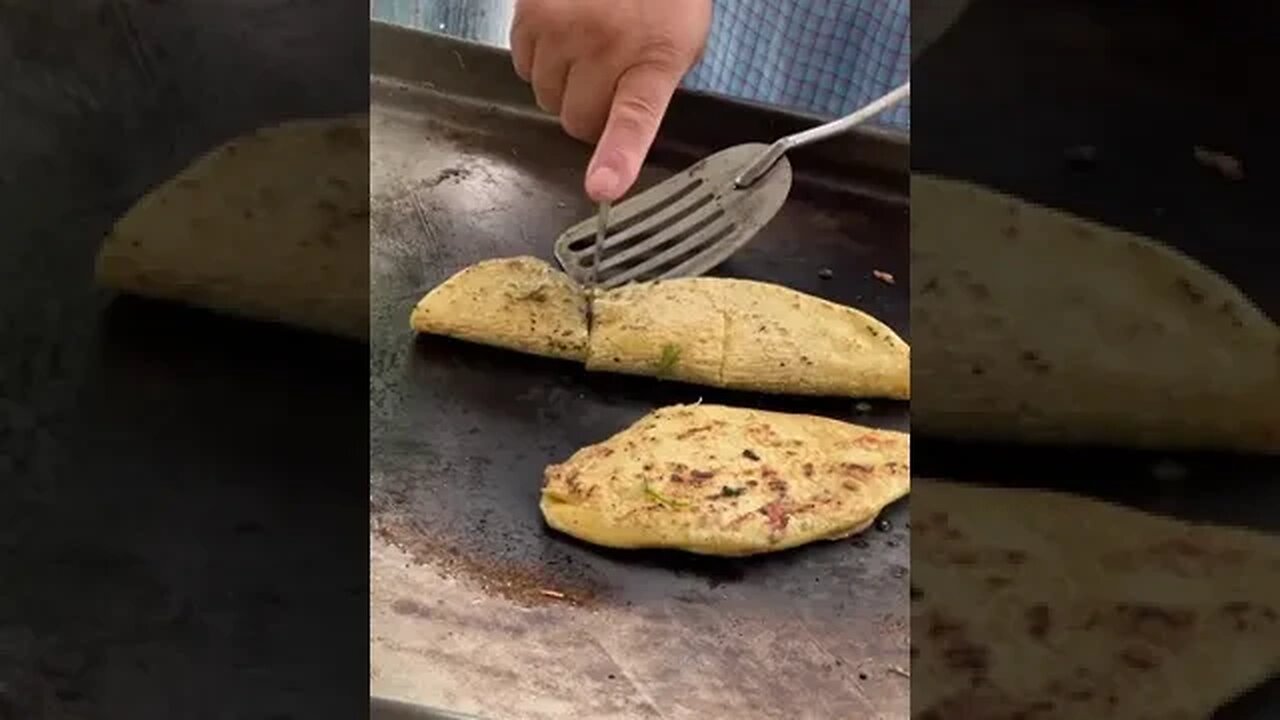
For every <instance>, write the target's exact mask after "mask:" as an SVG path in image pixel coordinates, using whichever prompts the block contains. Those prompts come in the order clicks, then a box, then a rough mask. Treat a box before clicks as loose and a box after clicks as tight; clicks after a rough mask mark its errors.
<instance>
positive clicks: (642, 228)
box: [555, 82, 911, 289]
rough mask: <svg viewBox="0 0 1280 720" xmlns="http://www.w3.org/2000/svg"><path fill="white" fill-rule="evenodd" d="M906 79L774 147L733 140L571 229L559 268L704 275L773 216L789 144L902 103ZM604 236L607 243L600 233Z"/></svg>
mask: <svg viewBox="0 0 1280 720" xmlns="http://www.w3.org/2000/svg"><path fill="white" fill-rule="evenodd" d="M910 93H911V83H910V82H908V83H906V84H904V85H902V86H901V87H899V88H896V89H894V90H893V91H891V92H889V93H888V94H886V95H884V96H883V97H881V98H878V99H876V100H874V101H872V102H871V103H870V104H868V105H867V106H866V107H864V108H862V109H860V110H857V111H855V112H854V113H852V114H850V115H847V116H845V117H843V118H840V119H839V120H834V121H832V122H829V123H827V124H825V125H819V126H818V127H815V128H811V129H809V130H805V131H804V132H800V133H796V134H795V135H788V136H787V137H784V138H782V139H781V140H778V141H777V142H775V143H773V144H772V145H765V144H763V143H750V144H746V145H735V146H734V147H731V148H728V149H726V150H721V151H720V152H718V153H716V154H714V155H712V156H710V157H708V158H706V159H704V160H702V161H700V162H698V163H696V164H694V165H693V166H692V167H690V168H688V169H687V170H684V171H683V172H679V173H676V174H675V175H673V176H671V177H670V178H668V179H667V180H664V181H663V182H661V183H658V184H657V185H654V186H653V187H651V188H649V189H647V190H645V191H644V192H642V193H640V194H638V195H636V196H635V197H632V198H629V199H627V200H625V201H623V202H621V203H619V204H618V205H616V206H614V207H613V208H612V209H611V210H607V211H605V212H602V217H605V218H607V219H606V220H605V221H604V225H603V227H604V228H605V229H604V232H603V233H598V230H599V229H600V227H601V225H600V222H599V220H598V219H597V218H589V219H587V220H583V221H582V222H580V223H578V224H576V225H574V226H573V227H571V228H569V229H568V230H565V231H564V233H563V234H561V235H560V237H559V239H557V240H556V244H555V254H556V259H557V260H559V261H560V266H561V267H563V268H564V270H565V272H566V273H568V274H569V276H570V277H572V278H573V279H574V280H576V281H578V282H579V283H582V284H583V285H587V286H589V287H596V288H600V289H609V288H614V287H618V286H619V285H625V284H626V283H629V282H635V281H644V280H659V279H666V278H673V277H690V276H695V275H701V274H703V273H705V272H707V271H708V270H710V269H712V268H714V267H715V266H717V265H719V264H720V263H722V262H724V261H725V259H727V258H728V257H729V256H730V255H732V254H733V253H734V252H736V251H737V250H738V249H739V248H741V247H742V246H743V245H745V244H746V243H747V242H748V241H749V240H751V238H752V237H754V236H755V234H756V232H757V231H759V230H760V228H762V227H764V225H765V223H767V222H769V220H771V219H772V218H773V216H774V215H775V214H777V212H778V210H779V209H780V208H781V207H782V204H783V203H784V202H786V199H787V193H788V192H790V190H791V165H790V163H788V162H787V159H786V157H785V155H786V153H787V151H788V150H790V149H792V148H797V147H801V146H803V145H808V144H810V143H814V142H817V141H819V140H825V139H826V138H829V137H831V136H833V135H836V134H839V133H842V132H844V131H846V130H848V129H850V128H852V127H854V126H855V125H858V124H859V123H862V122H864V121H865V120H867V119H869V118H872V117H874V116H876V115H878V114H880V113H881V112H884V111H885V110H887V109H889V108H891V107H893V106H894V105H897V104H898V103H899V102H901V101H902V100H904V99H906V98H907V97H908V96H909V95H910ZM600 236H603V238H604V240H603V243H602V244H601V243H599V241H598V240H597V238H598V237H600Z"/></svg>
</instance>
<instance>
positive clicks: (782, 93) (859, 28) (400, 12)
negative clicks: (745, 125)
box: [370, 0, 911, 129]
mask: <svg viewBox="0 0 1280 720" xmlns="http://www.w3.org/2000/svg"><path fill="white" fill-rule="evenodd" d="M514 4H515V2H514V0H489V1H488V2H475V1H474V0H370V13H371V15H372V16H373V17H375V18H377V19H379V20H387V21H390V22H395V23H399V24H402V25H408V26H410V27H417V28H421V29H425V30H431V31H434V32H443V33H447V34H450V35H455V36H458V37H465V38H469V39H473V40H482V41H485V42H496V43H498V44H501V45H503V46H505V45H506V24H508V23H510V18H511V10H512V8H513V7H514ZM910 65H911V2H910V0H715V15H714V18H713V20H712V26H711V36H710V37H709V38H708V40H707V49H706V52H705V53H704V54H703V56H702V60H701V61H700V62H699V63H698V65H697V66H695V67H694V68H693V70H692V71H691V72H690V73H689V75H688V76H686V77H685V86H686V87H689V88H694V89H698V90H706V91H710V92H714V93H719V94H722V95H729V96H732V97H739V98H744V99H747V100H753V101H756V102H761V103H767V104H770V105H778V106H782V107H786V108H791V109H795V110H800V111H804V112H810V113H814V114H818V115H825V116H836V115H843V114H846V113H849V112H852V111H854V110H856V109H857V108H859V107H861V106H863V105H865V104H866V103H868V102H870V101H872V100H874V99H875V98H877V97H879V96H881V95H883V94H885V93H887V92H889V91H890V90H892V89H893V88H894V87H896V86H898V85H900V84H902V83H904V82H906V80H907V77H908V74H909V72H910ZM871 122H872V123H876V124H882V125H888V126H891V127H896V128H899V129H909V128H910V126H911V110H910V107H909V103H905V102H904V103H902V104H901V105H899V106H898V107H896V108H893V109H892V110H889V111H888V112H885V113H884V114H882V115H880V117H878V118H876V119H874V120H872V121H871Z"/></svg>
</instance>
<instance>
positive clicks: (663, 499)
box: [644, 482, 689, 508]
mask: <svg viewBox="0 0 1280 720" xmlns="http://www.w3.org/2000/svg"><path fill="white" fill-rule="evenodd" d="M644 494H645V495H648V496H649V497H650V498H652V499H654V500H657V501H658V502H660V503H662V504H663V505H666V506H667V507H673V508H681V507H688V506H689V503H687V502H685V501H683V500H676V499H675V498H669V497H667V496H666V495H663V494H662V493H660V492H658V491H657V490H654V489H653V488H652V487H651V486H650V485H649V483H647V482H646V483H645V484H644Z"/></svg>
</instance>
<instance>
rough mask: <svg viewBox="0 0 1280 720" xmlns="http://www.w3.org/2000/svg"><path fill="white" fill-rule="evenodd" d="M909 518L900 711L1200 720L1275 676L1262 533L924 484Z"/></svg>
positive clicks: (1272, 543) (1278, 590) (1267, 552)
mask: <svg viewBox="0 0 1280 720" xmlns="http://www.w3.org/2000/svg"><path fill="white" fill-rule="evenodd" d="M911 515H912V520H911V628H912V643H911V645H912V655H913V657H914V658H915V659H914V660H913V661H912V663H911V672H912V679H913V681H914V684H913V685H912V698H911V708H912V716H913V717H916V718H921V719H922V720H923V719H924V718H1013V717H1022V716H1026V717H1043V718H1103V717H1109V718H1139V717H1141V718H1150V719H1152V720H1154V719H1156V718H1167V719H1168V720H1175V719H1177V720H1193V719H1196V720H1201V719H1203V720H1208V718H1209V717H1211V716H1212V715H1213V714H1214V712H1215V711H1216V710H1218V709H1219V708H1220V707H1221V706H1223V705H1224V704H1226V703H1227V702H1228V701H1230V700H1232V699H1233V698H1235V697H1236V696H1237V695H1240V694H1241V693H1243V692H1245V691H1247V690H1248V689H1250V688H1251V687H1252V686H1255V685H1257V684H1259V683H1262V682H1263V681H1265V680H1267V678H1269V677H1270V676H1272V675H1274V674H1275V673H1276V672H1278V671H1280V541H1278V540H1277V539H1276V538H1275V537H1271V536H1267V535H1264V534H1262V533H1256V532H1249V531H1244V530H1238V529H1234V528H1222V527H1212V526H1206V525H1195V524H1191V523H1187V522H1181V521H1177V520H1172V519H1169V518H1163V517H1157V516H1154V515H1150V514H1147V513H1142V512H1138V511H1135V510H1131V509H1127V508H1121V507H1117V506H1114V505H1110V504H1108V503H1103V502H1099V501H1096V500H1088V499H1084V498H1077V497H1072V496H1070V495H1066V494H1062V493H1052V492H1044V491H1038V490H1021V489H1002V488H983V487H975V486H967V485H958V484H953V483H942V482H932V481H921V482H919V483H917V485H916V488H915V490H914V493H913V495H912V499H911ZM917 691H918V694H917Z"/></svg>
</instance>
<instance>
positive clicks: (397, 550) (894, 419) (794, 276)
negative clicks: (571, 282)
mask: <svg viewBox="0 0 1280 720" xmlns="http://www.w3.org/2000/svg"><path fill="white" fill-rule="evenodd" d="M372 70H373V73H374V77H373V79H372V80H371V105H372V110H371V112H372V117H371V122H372V135H373V141H372V142H373V150H372V160H371V167H372V169H371V195H372V203H371V223H372V234H371V243H372V249H371V283H372V288H373V289H372V298H371V313H372V330H371V332H372V348H371V370H370V371H371V379H370V392H371V421H370V422H371V459H370V465H371V468H370V469H371V481H370V497H371V508H372V515H373V518H372V523H373V526H374V528H375V529H374V534H375V540H374V542H375V559H374V569H373V574H374V580H373V584H374V591H373V599H372V608H371V612H372V615H373V632H374V649H373V653H374V659H373V668H374V669H373V677H374V680H373V693H374V695H375V696H388V697H394V698H396V699H401V700H407V701H409V702H411V703H417V704H422V705H431V704H435V705H447V706H448V709H454V710H457V709H463V710H466V709H470V710H472V711H476V712H482V713H484V714H498V713H499V709H500V710H501V714H502V715H504V716H508V717H556V716H557V713H561V715H560V716H565V717H567V716H570V715H572V716H576V717H614V716H617V717H624V716H630V715H628V713H629V712H635V713H637V714H638V716H641V717H644V716H653V717H658V716H659V715H662V716H666V717H690V716H703V717H707V716H710V715H708V713H715V712H733V713H734V715H735V716H739V717H778V716H780V713H784V712H786V711H788V710H791V711H795V710H796V708H813V712H817V713H818V715H820V716H824V717H834V716H837V715H839V716H848V715H849V714H850V713H853V714H857V715H862V716H868V717H880V716H883V717H901V716H903V715H905V713H906V709H907V698H908V681H907V678H906V677H905V675H904V669H905V668H906V667H908V665H909V659H908V652H907V650H908V622H907V602H906V598H907V570H906V568H907V564H908V547H907V545H908V543H907V539H908V533H909V522H908V516H907V513H906V509H905V503H898V504H897V506H895V507H893V508H891V509H889V510H888V511H887V512H886V514H885V516H884V519H885V522H883V523H882V524H881V525H880V527H879V528H878V529H873V530H870V531H868V532H867V533H865V534H863V535H862V536H860V537H858V538H854V539H850V540H845V541H841V542H836V543H817V544H814V545H812V546H808V547H804V548H801V549H798V550H795V551H791V552H785V553H780V554H777V555H773V556H765V557H759V558H755V559H737V560H730V559H715V558H698V557H693V556H689V555H685V554H679V553H658V552H614V551H607V550H602V549H598V548H594V547H590V546H588V545H585V544H582V543H578V542H575V541H573V540H571V539H569V538H567V537H566V536H563V535H560V534H557V533H555V532H553V531H551V530H549V529H548V528H547V527H546V526H545V524H544V523H543V521H542V518H541V515H540V513H539V511H538V507H537V505H538V496H539V488H540V482H541V478H542V472H543V469H544V468H545V466H546V465H547V464H549V463H551V462H557V461H561V460H563V459H565V458H567V457H568V456H569V455H570V454H572V453H573V452H574V451H576V450H577V449H579V448H581V447H583V446H585V445H588V444H591V443H595V442H599V441H601V440H603V439H605V438H607V437H608V436H610V435H611V434H613V433H614V432H616V431H618V430H621V429H622V428H624V427H626V426H627V425H629V424H631V423H632V422H634V421H635V420H637V419H638V418H639V417H641V416H642V415H643V414H644V413H646V412H647V411H649V410H651V409H653V408H656V407H660V406H663V405H668V404H672V403H689V402H696V401H697V400H699V399H702V400H703V401H705V402H715V403H726V404H734V405H741V406H747V407H758V408H769V409H780V410H789V411H795V412H808V413H816V414H823V415H827V416H830V417H835V418H840V419H844V420H849V421H854V422H860V423H864V424H868V425H874V426H878V427H888V428H896V429H906V428H907V424H908V418H907V407H906V404H905V403H894V402H888V401H871V402H870V403H869V407H865V406H864V407H859V406H857V405H856V404H855V403H854V402H853V401H851V400H815V399H795V398H769V397H763V396H759V395H754V394H746V393H729V392H718V391H715V390H712V389H707V388H700V387H694V386H687V385H680V384H675V383H663V382H659V381H655V380H648V379H637V378H628V377H623V376H614V375H606V374H588V373H586V372H585V371H583V370H582V368H581V367H579V366H575V365H574V364H572V363H565V362H557V361H550V360H543V359H538V358H533V357H528V356H525V355H520V354H516V353H510V352H505V351H499V350H495V349H490V348H485V347H480V346H475V345H469V344H466V343H461V342H456V341H450V340H445V339H440V338H415V337H414V335H413V334H412V333H411V332H410V331H409V330H408V317H409V312H410V310H411V308H412V307H413V305H414V303H415V302H416V301H417V300H418V299H419V298H420V297H421V295H422V294H423V293H424V292H425V291H426V290H428V289H430V288H431V287H434V286H435V285H437V284H439V283H440V282H441V281H443V280H445V279H446V278H447V277H448V276H449V275H451V274H452V273H454V272H456V271H458V270H460V269H462V268H464V267H466V266H467V265H469V264H471V263H474V262H477V261H479V260H483V259H486V258H492V257H499V256H512V255H521V254H529V255H535V256H538V257H542V258H544V259H548V260H550V259H551V257H552V255H551V252H552V241H553V239H554V238H555V237H556V236H557V235H558V234H559V233H560V231H561V230H563V229H564V228H565V227H567V226H568V225H570V224H571V223H573V222H574V221H577V220H579V219H581V218H583V217H586V216H587V215H589V214H590V213H591V212H592V207H591V206H590V205H589V203H588V201H587V200H586V199H585V197H583V194H582V191H581V179H582V173H583V169H584V167H585V164H586V161H587V159H588V151H589V148H588V147H586V146H584V145H581V144H579V143H577V142H575V141H573V140H572V139H570V138H568V137H566V136H565V135H564V134H563V133H562V132H561V131H560V130H559V128H558V127H557V126H556V125H555V124H554V122H552V121H551V120H550V119H548V118H545V117H543V116H541V115H539V114H537V113H536V112H535V111H534V109H533V105H532V98H531V97H530V96H529V93H528V90H527V88H526V87H525V86H524V85H523V84H522V83H520V82H519V81H518V79H517V78H516V77H515V76H514V73H513V72H512V70H511V66H510V60H509V58H508V57H507V56H506V54H505V53H503V52H501V51H498V50H496V49H490V48H485V47H481V46H477V45H472V44H469V43H464V42H460V41H454V40H448V39H445V38H441V37H436V36H431V35H427V34H423V33H419V32H415V31H410V30H405V29H400V28H394V27H391V26H383V25H378V24H376V23H375V24H374V27H373V68H372ZM811 122H813V120H812V119H809V118H801V117H795V116H788V115H783V114H780V113H776V112H773V111H770V110H765V109H762V108H754V107H748V106H744V105H739V104H736V103H733V102H729V101H726V100H723V99H719V98H713V97H708V96H696V95H690V96H683V97H680V98H678V99H677V100H676V102H675V104H674V105H673V108H672V111H671V115H670V119H669V121H668V123H667V125H666V126H665V127H664V133H663V136H662V138H661V139H660V140H659V142H658V145H657V148H656V150H655V152H654V153H653V154H652V156H651V159H650V162H649V165H648V167H647V169H646V171H645V173H644V175H643V176H642V178H641V180H640V186H646V185H648V184H650V183H653V182H655V181H657V180H659V179H661V178H663V177H665V176H666V175H668V174H670V173H671V172H674V171H675V170H678V169H681V168H683V167H685V166H687V165H688V164H690V163H692V162H693V161H694V160H696V159H697V157H699V156H700V155H702V154H706V153H709V152H711V151H714V150H716V149H719V148H720V147H724V146H728V145H732V144H735V143H738V142H743V141H752V140H754V141H759V140H766V139H768V138H770V137H772V136H774V135H778V134H782V133H783V132H786V131H788V130H789V129H792V128H796V127H801V126H804V125H806V124H808V123H811ZM906 158H907V146H906V143H905V138H901V137H895V136H890V135H884V134H863V135H859V136H857V137H855V138H852V139H846V140H843V141H840V142H835V143H833V144H831V145H829V146H827V147H826V148H824V154H823V155H821V156H820V155H815V154H799V155H797V156H796V157H794V158H793V163H794V165H795V169H796V182H795V187H794V189H793V190H792V194H791V199H790V200H789V201H788V203H787V205H786V206H785V207H784V208H783V210H782V212H781V213H780V214H779V215H778V217H777V218H776V219H775V220H773V222H771V223H770V224H769V225H768V226H767V227H766V228H765V229H764V230H763V232H762V233H761V235H760V236H759V237H758V238H757V239H756V240H755V241H753V242H752V243H751V244H750V245H748V246H747V247H746V248H745V249H744V250H742V252H741V253H740V254H739V255H737V256H735V257H734V258H733V259H731V260H730V261H729V262H727V263H726V264H725V265H724V266H722V267H721V268H720V269H719V270H718V271H717V272H716V274H719V275H725V276H732V277H742V278H753V279H760V280H768V281H772V282H776V283H780V284H783V285H787V286H789V287H792V288H795V289H797V290H801V291H804V292H808V293H812V294H814V295H818V296H821V297H825V298H828V299H830V300H833V301H836V302H841V303H845V304H848V305H853V306H856V307H859V308H862V309H864V310H866V311H868V312H871V313H872V314H874V315H876V316H877V317H879V318H881V319H882V320H884V321H885V322H886V323H888V324H889V325H891V326H892V327H894V329H895V330H896V331H898V332H899V333H901V334H902V335H903V336H904V337H909V334H908V332H907V326H906V323H907V318H908V305H907V297H908V287H907V279H908V245H907V240H908V238H907V235H908V224H907V215H906V212H907V210H906V202H905V191H906V185H907V182H906ZM841 178H856V179H857V181H856V182H854V181H852V180H842V179H841ZM824 269H825V270H830V271H831V274H832V275H833V277H831V278H830V279H823V278H822V277H821V276H820V275H821V274H823V273H822V271H823V270H824ZM873 270H883V271H887V272H889V273H892V274H893V275H894V276H895V277H896V280H897V281H896V283H895V284H887V283H885V282H883V281H881V280H878V279H876V278H875V277H874V276H873V274H872V271H873ZM379 547H381V548H383V552H384V553H385V555H378V550H377V548H379ZM380 568H381V569H380ZM397 584H401V585H403V587H404V588H405V590H403V591H398V590H396V586H397ZM424 588H430V590H424ZM422 592H426V595H427V596H426V597H423V596H422V595H421V593H422ZM459 593H464V595H461V596H460V595H459ZM465 593H472V594H473V595H474V597H471V596H470V595H465ZM433 596H434V597H433ZM469 597H471V599H469V600H467V599H466V598H469ZM464 600H465V602H464ZM433 603H435V604H433ZM472 604H474V605H478V606H481V607H483V608H485V612H486V613H490V614H492V613H500V614H501V615H502V617H503V622H504V623H510V624H511V626H510V627H507V628H504V629H503V630H502V631H501V633H497V632H495V633H493V634H492V635H485V634H484V633H485V632H487V631H486V630H482V629H481V628H480V625H481V623H480V622H479V620H477V619H475V618H472V617H470V616H469V615H468V613H469V612H471V611H469V610H467V607H468V606H469V605H472ZM441 607H443V608H446V609H444V610H441V609H440V608H441ZM380 613H381V615H380ZM380 618H384V619H380ZM455 631H456V632H455ZM580 635H586V636H589V637H585V638H584V640H583V644H582V646H581V647H579V646H578V645H576V644H575V643H574V642H570V641H569V640H567V639H566V638H569V637H578V636H580ZM476 638H480V640H476ZM548 638H555V640H549V639H548ZM468 642H473V643H479V644H481V645H482V646H483V649H479V648H477V647H475V646H474V645H471V646H469V645H467V644H466V643H468ZM458 643H462V644H461V645H458ZM504 643H507V644H506V645H504ZM539 643H548V644H552V645H555V644H557V643H558V644H559V645H561V646H562V650H561V651H560V652H558V653H557V654H556V655H555V657H554V660H552V661H550V662H553V663H554V665H555V672H554V673H551V672H545V670H546V669H545V668H541V667H526V665H537V664H538V663H534V662H525V663H524V665H522V664H521V662H522V661H519V660H512V659H510V657H509V656H512V655H519V654H520V653H526V652H531V650H530V647H531V646H533V645H535V644H539ZM449 644H452V645H453V646H455V650H453V651H450V650H448V649H442V646H447V645H449ZM597 648H602V649H603V651H604V652H603V655H601V653H600V652H597ZM475 654H483V655H484V657H485V658H487V659H486V660H485V661H484V662H483V663H478V664H476V665H470V664H467V665H466V666H465V667H463V665H464V660H465V661H467V662H470V661H471V660H473V658H474V655H475ZM446 668H447V670H446ZM540 673H541V674H540ZM440 674H448V675H449V677H448V678H447V679H446V680H440V679H439V678H438V677H437V675H440ZM507 674H510V675H511V677H510V678H508V680H507V681H503V682H502V683H495V682H493V681H489V682H486V680H485V678H486V677H488V676H495V675H496V676H499V677H505V676H506V675H507ZM530 677H533V680H529V681H528V685H529V687H528V688H519V687H518V686H519V685H520V680H518V679H519V678H523V679H526V680H528V679H529V678H530ZM699 678H701V680H699ZM496 685H503V686H506V687H507V688H508V690H509V694H508V695H507V696H505V697H496V696H495V695H494V694H495V693H496V694H497V695H501V694H502V693H503V692H508V690H504V688H503V687H496ZM459 688H462V689H459ZM477 695H483V697H477ZM533 696H538V697H533ZM635 697H640V698H644V699H645V700H644V701H643V702H641V703H640V705H638V706H636V707H634V708H632V709H631V710H629V711H628V710H621V709H619V708H625V707H626V703H628V702H636V701H634V700H632V698H635ZM815 697H821V698H822V700H821V701H820V702H819V701H817V700H815ZM547 698H552V699H555V698H563V699H565V701H566V702H571V703H572V704H571V705H569V706H563V705H562V706H555V707H551V706H546V705H545V704H544V705H540V704H539V703H546V702H548V701H547ZM571 699H572V700H571ZM614 701H616V703H615V704H612V705H611V704H610V703H612V702H614ZM569 707H572V711H571V712H570V711H569V710H568V708H569ZM543 708H545V709H543ZM610 708H613V709H612V710H611V709H610ZM566 712H568V713H569V714H568V715H565V714H563V713H566ZM611 713H621V714H611ZM831 713H835V714H831ZM799 716H800V717H803V716H804V715H803V714H801V715H799Z"/></svg>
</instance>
